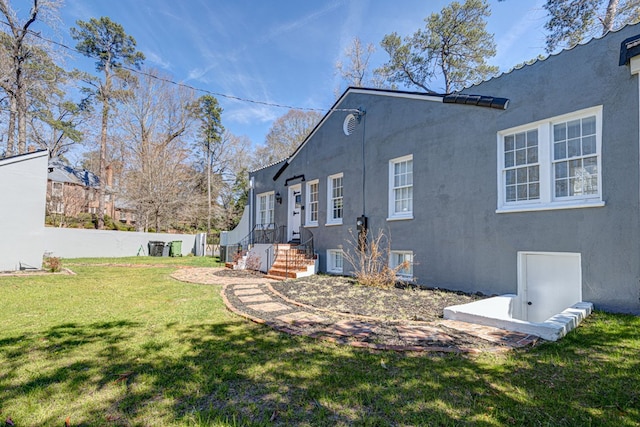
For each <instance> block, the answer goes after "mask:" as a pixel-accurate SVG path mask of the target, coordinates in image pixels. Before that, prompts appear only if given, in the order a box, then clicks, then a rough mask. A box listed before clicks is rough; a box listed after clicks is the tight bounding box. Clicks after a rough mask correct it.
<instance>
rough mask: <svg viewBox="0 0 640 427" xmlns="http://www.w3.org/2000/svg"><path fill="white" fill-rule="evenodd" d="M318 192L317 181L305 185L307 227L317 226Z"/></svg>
mask: <svg viewBox="0 0 640 427" xmlns="http://www.w3.org/2000/svg"><path fill="white" fill-rule="evenodd" d="M318 190H319V182H318V180H317V179H316V180H315V181H311V182H308V183H307V193H306V194H307V207H306V211H307V221H306V224H305V225H306V226H307V227H309V226H317V225H318V201H319V198H318V194H319V192H318Z"/></svg>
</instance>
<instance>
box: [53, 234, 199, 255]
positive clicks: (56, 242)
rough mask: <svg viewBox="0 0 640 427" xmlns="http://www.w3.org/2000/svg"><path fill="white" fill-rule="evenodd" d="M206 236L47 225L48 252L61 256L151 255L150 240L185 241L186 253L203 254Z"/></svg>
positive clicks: (183, 242) (183, 251)
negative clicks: (201, 246)
mask: <svg viewBox="0 0 640 427" xmlns="http://www.w3.org/2000/svg"><path fill="white" fill-rule="evenodd" d="M205 240H206V239H204V238H203V236H202V235H197V234H165V233H140V232H127V231H112V230H85V229H76V228H51V227H46V228H45V229H44V248H45V253H47V254H50V255H51V256H56V257H61V258H84V257H108V258H112V257H125V256H136V255H140V256H143V255H149V242H150V241H156V242H164V243H169V242H172V241H181V242H182V248H181V249H182V250H181V252H182V255H188V254H190V253H193V254H195V255H202V249H201V248H199V245H202V242H203V241H205Z"/></svg>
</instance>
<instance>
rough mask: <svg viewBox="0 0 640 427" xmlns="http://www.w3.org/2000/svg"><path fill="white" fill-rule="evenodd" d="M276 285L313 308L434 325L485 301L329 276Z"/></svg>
mask: <svg viewBox="0 0 640 427" xmlns="http://www.w3.org/2000/svg"><path fill="white" fill-rule="evenodd" d="M272 286H273V288H274V289H275V290H277V291H278V292H280V293H281V294H283V295H285V296H287V297H288V298H290V299H292V300H295V301H298V302H301V303H304V304H308V305H311V306H313V307H317V308H321V309H327V310H331V311H336V312H341V313H349V314H355V315H359V316H367V317H375V318H378V319H381V320H410V321H426V322H431V321H435V320H438V319H441V318H442V313H443V310H444V308H445V307H449V306H452V305H458V304H466V303H469V302H472V301H476V300H479V299H482V298H484V296H481V295H478V294H465V293H462V292H452V291H446V290H441V289H432V288H425V287H421V286H411V285H401V284H398V285H396V287H394V288H391V289H380V288H373V287H369V286H362V285H359V284H358V283H356V282H355V281H354V280H353V279H350V278H347V277H342V276H327V275H315V276H310V277H303V278H300V279H297V280H290V281H286V282H276V283H273V284H272Z"/></svg>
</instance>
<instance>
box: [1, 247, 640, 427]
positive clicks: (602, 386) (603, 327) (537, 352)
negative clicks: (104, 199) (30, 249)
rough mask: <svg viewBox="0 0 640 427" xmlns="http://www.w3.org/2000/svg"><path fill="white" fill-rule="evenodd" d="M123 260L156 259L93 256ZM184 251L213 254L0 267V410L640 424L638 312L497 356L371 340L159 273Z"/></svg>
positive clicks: (22, 418) (139, 417)
mask: <svg viewBox="0 0 640 427" xmlns="http://www.w3.org/2000/svg"><path fill="white" fill-rule="evenodd" d="M133 262H137V263H144V262H147V263H150V264H152V265H150V266H149V267H143V268H140V267H137V268H126V267H117V266H109V265H100V264H104V263H121V264H127V263H133ZM162 264H165V265H162ZM180 264H183V265H213V263H212V260H211V258H200V259H197V258H193V257H184V258H148V257H134V258H127V259H118V260H106V259H103V260H68V261H65V266H67V267H69V268H71V269H72V270H73V271H74V272H76V273H77V275H75V276H65V275H50V276H32V277H2V278H0V303H1V309H0V423H1V422H3V421H4V420H5V419H7V418H8V417H10V418H11V419H13V421H14V423H15V425H16V426H41V425H51V426H57V427H60V426H63V425H64V423H65V419H67V417H68V418H69V420H70V424H71V425H73V426H78V425H82V426H95V425H98V426H102V425H105V426H171V425H187V426H205V425H214V426H216V425H218V426H223V425H265V426H267V425H307V426H322V425H326V426H334V425H365V426H366V425H371V426H385V425H406V426H415V425H428V426H431V425H434V426H449V425H450V426H459V425H474V426H503V425H518V426H520V425H530V426H596V425H597V426H602V425H604V426H607V425H608V426H637V425H639V423H640V410H639V409H638V408H639V407H640V318H638V317H633V316H623V315H612V314H606V313H602V312H596V313H595V314H594V315H592V316H591V317H590V318H588V319H587V320H586V321H585V322H584V323H583V324H582V325H581V326H580V327H579V328H578V329H577V330H575V331H574V332H572V333H571V334H570V335H569V336H568V337H566V338H564V339H563V340H561V341H560V342H558V343H548V344H545V345H541V346H539V347H537V348H534V349H532V350H528V351H515V352H511V353H508V354H502V355H492V354H483V355H480V356H471V357H469V356H458V355H434V354H419V355H416V354H402V353H392V352H372V351H368V350H361V349H355V348H350V347H344V346H334V345H331V344H327V343H325V342H316V341H314V340H312V339H307V338H300V337H291V336H288V335H285V334H281V333H277V332H274V331H272V330H271V329H269V328H268V327H264V326H260V325H256V324H253V323H251V322H248V321H246V320H244V319H241V318H239V317H237V316H235V315H233V314H232V313H230V312H228V311H227V310H226V309H225V307H224V305H223V303H222V300H221V298H220V295H219V290H220V289H219V287H217V286H206V285H193V284H187V283H181V282H178V281H176V280H173V279H171V278H170V277H169V274H170V273H171V272H172V271H173V270H174V268H175V267H176V265H180ZM382 362H384V363H382Z"/></svg>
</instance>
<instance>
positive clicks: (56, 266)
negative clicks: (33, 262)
mask: <svg viewBox="0 0 640 427" xmlns="http://www.w3.org/2000/svg"><path fill="white" fill-rule="evenodd" d="M42 266H43V267H44V269H45V270H47V271H50V272H52V273H57V272H59V271H60V270H62V258H58V257H54V256H49V257H45V258H44V259H43V260H42Z"/></svg>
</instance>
